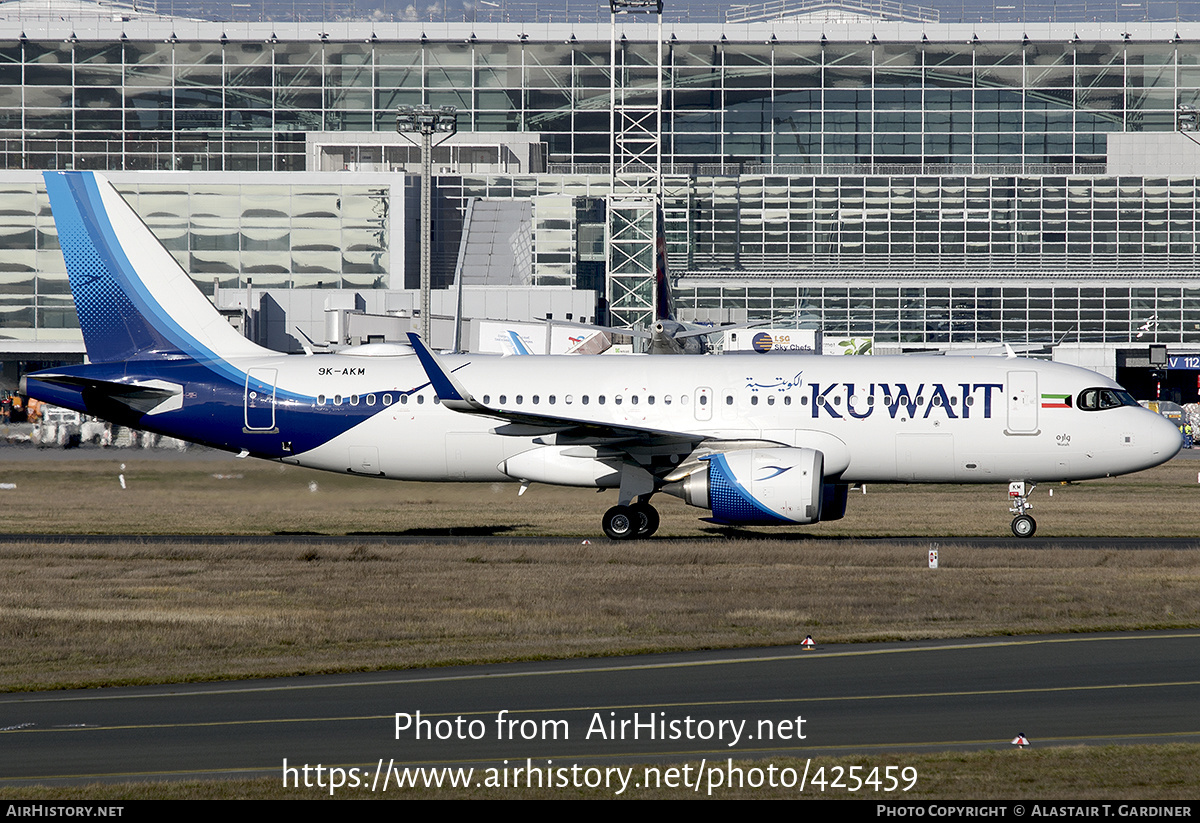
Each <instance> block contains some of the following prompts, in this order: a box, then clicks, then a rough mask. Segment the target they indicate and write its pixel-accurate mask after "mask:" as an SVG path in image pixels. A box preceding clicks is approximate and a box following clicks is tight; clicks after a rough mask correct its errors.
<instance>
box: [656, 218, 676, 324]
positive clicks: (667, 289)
mask: <svg viewBox="0 0 1200 823" xmlns="http://www.w3.org/2000/svg"><path fill="white" fill-rule="evenodd" d="M654 280H655V285H654V319H655V320H674V319H675V299H674V298H673V297H672V296H671V272H670V271H669V270H668V268H667V218H666V215H665V214H663V207H662V203H659V204H658V206H657V207H656V208H655V219H654Z"/></svg>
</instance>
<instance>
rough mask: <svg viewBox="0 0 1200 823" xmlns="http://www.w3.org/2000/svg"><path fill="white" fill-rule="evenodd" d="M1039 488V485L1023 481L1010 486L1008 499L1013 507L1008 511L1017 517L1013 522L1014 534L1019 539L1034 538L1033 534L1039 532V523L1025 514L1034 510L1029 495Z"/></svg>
mask: <svg viewBox="0 0 1200 823" xmlns="http://www.w3.org/2000/svg"><path fill="white" fill-rule="evenodd" d="M1035 488H1037V483H1026V482H1024V481H1023V480H1014V481H1013V482H1011V483H1009V484H1008V499H1009V500H1010V501H1012V505H1011V506H1009V507H1008V510H1009V511H1010V512H1012V513H1013V514H1015V515H1016V517H1014V518H1013V522H1012V533H1013V534H1014V535H1016V536H1017V537H1033V533H1034V532H1036V531H1037V521H1036V520H1034V519H1033V518H1032V517H1031V516H1029V515H1028V514H1026V513H1025V512H1027V511H1029V510H1030V509H1032V508H1033V504H1032V503H1030V502H1029V495H1030V494H1032V493H1033V490H1034V489H1035Z"/></svg>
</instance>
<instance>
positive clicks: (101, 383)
mask: <svg viewBox="0 0 1200 823" xmlns="http://www.w3.org/2000/svg"><path fill="white" fill-rule="evenodd" d="M28 380H33V381H37V382H41V383H48V384H50V385H52V386H62V387H64V388H68V389H75V390H76V391H78V392H81V393H83V394H85V395H91V396H92V397H94V398H103V399H106V400H111V401H113V402H116V403H120V404H121V405H123V406H126V407H128V408H130V409H132V410H133V411H136V412H140V413H142V414H161V413H163V412H165V411H172V410H174V409H178V408H181V407H182V405H183V387H182V386H180V385H179V384H177V383H169V382H167V381H166V380H149V381H146V382H142V383H116V382H114V381H112V380H97V379H94V378H89V377H76V376H75V375H71V374H38V375H30V376H29V378H28Z"/></svg>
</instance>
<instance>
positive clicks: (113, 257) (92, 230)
mask: <svg viewBox="0 0 1200 823" xmlns="http://www.w3.org/2000/svg"><path fill="white" fill-rule="evenodd" d="M45 180H46V191H47V193H48V194H49V195H50V208H51V210H52V211H53V213H54V223H55V226H56V227H57V229H58V238H59V244H60V246H61V247H62V253H63V259H64V260H65V261H66V264H67V273H68V275H69V277H70V280H71V292H72V294H73V295H74V296H75V310H76V312H77V313H78V314H79V326H80V328H81V329H82V330H83V341H84V345H85V346H86V347H87V352H88V357H89V358H90V359H91V360H92V362H95V363H111V362H118V361H121V360H129V359H131V358H136V357H147V356H156V355H178V354H184V355H187V356H189V357H193V358H195V359H197V360H202V361H207V360H216V359H224V358H228V357H236V356H261V355H264V354H269V352H268V351H267V350H265V349H263V348H261V347H259V346H257V345H255V344H254V343H252V342H250V341H249V340H247V339H245V338H244V337H242V336H241V335H240V334H238V333H237V331H236V330H234V328H233V327H232V326H230V325H229V323H228V322H226V320H225V319H224V318H223V317H221V315H220V313H219V312H217V310H216V309H215V308H214V307H213V305H212V304H211V303H210V302H209V301H208V300H207V299H206V298H205V297H204V295H203V294H201V293H200V291H199V289H197V288H196V286H195V284H194V283H193V282H192V279H191V278H190V277H189V276H188V274H187V272H185V271H184V270H183V269H182V268H181V267H180V265H179V264H178V263H177V262H176V261H175V258H174V257H172V256H171V253H170V252H168V251H167V250H166V249H165V248H163V245H162V243H160V242H159V241H158V238H156V237H155V236H154V234H153V233H152V232H151V231H150V229H149V228H147V227H146V224H145V223H143V222H142V220H141V218H139V217H138V216H137V214H136V213H135V212H134V211H133V209H131V208H130V207H129V204H128V203H126V202H125V201H124V199H122V197H121V195H119V194H118V193H117V191H116V189H114V188H113V187H112V185H111V184H110V183H109V182H108V181H107V180H105V179H104V178H103V177H100V176H99V175H96V174H93V173H91V172H46V173H45Z"/></svg>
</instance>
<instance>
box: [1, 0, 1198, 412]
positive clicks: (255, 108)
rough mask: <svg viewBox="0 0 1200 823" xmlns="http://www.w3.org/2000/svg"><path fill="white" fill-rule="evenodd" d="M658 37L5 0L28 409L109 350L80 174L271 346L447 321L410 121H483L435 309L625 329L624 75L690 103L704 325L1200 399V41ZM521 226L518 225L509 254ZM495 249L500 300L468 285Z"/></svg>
mask: <svg viewBox="0 0 1200 823" xmlns="http://www.w3.org/2000/svg"><path fill="white" fill-rule="evenodd" d="M1110 8H1111V6H1110ZM657 22H658V21H657V19H656V16H655V15H629V16H625V15H622V16H620V17H619V19H618V21H617V23H616V26H615V29H614V28H613V27H611V26H610V24H609V22H607V14H605V15H604V19H603V20H597V21H593V22H551V23H546V22H537V23H534V22H525V23H523V22H485V21H478V20H476V21H474V22H418V23H414V22H386V21H374V22H372V21H336V22H319V21H318V22H279V21H275V22H229V21H224V22H221V21H209V20H202V19H193V18H184V17H172V16H169V15H165V14H159V13H153V12H146V11H141V10H135V9H133V8H126V7H124V6H121V5H118V4H113V3H103V4H99V5H97V4H95V3H91V2H87V0H8V2H3V3H0V359H3V362H4V371H3V373H2V382H0V387H3V386H8V385H11V384H13V383H14V382H15V377H16V375H17V374H18V373H19V372H21V371H23V370H25V369H26V368H32V367H33V366H36V365H40V364H42V363H47V362H60V361H62V360H66V359H70V358H78V357H80V356H82V353H83V348H82V339H81V336H80V333H79V329H78V327H77V321H76V319H75V317H74V311H73V307H72V304H71V296H70V290H69V288H68V285H67V281H66V274H65V270H64V266H63V262H62V260H61V257H60V256H59V253H58V249H57V240H56V234H55V230H54V225H53V220H52V218H51V216H50V214H49V209H48V202H47V199H46V195H45V191H44V186H43V184H42V182H41V172H42V171H44V170H48V169H53V170H61V169H81V170H96V171H102V172H104V173H106V174H107V176H108V177H109V179H110V180H112V181H113V183H114V184H115V185H116V186H117V188H118V189H119V190H120V191H121V192H122V193H123V194H125V196H126V197H127V198H128V199H129V200H130V202H131V203H132V204H133V205H134V207H135V209H137V210H138V212H139V214H141V216H142V217H143V219H144V220H145V221H146V222H147V224H148V225H149V226H150V227H151V228H152V229H153V230H154V231H155V233H156V234H157V235H158V236H159V237H160V239H162V240H163V242H164V243H165V244H166V245H167V247H168V248H169V249H170V250H171V251H172V252H173V253H174V254H175V255H176V257H177V258H178V259H179V261H180V262H181V264H182V265H183V266H184V268H185V269H187V270H188V271H189V272H190V273H191V274H192V276H193V278H194V279H195V280H196V282H197V284H198V285H200V287H201V288H202V289H203V290H204V291H205V292H206V293H207V294H209V295H211V296H214V298H216V299H217V302H218V305H220V306H222V307H224V308H226V309H227V310H229V311H230V312H231V313H235V311H236V310H237V309H238V307H239V306H240V308H241V309H242V310H243V311H246V312H247V314H246V317H251V316H253V317H254V322H253V324H252V326H253V329H254V333H255V334H256V335H257V336H258V337H259V338H260V339H261V340H263V341H266V342H269V343H270V344H271V345H275V346H276V347H279V348H292V349H298V348H299V345H300V343H299V341H298V339H297V338H296V337H295V336H294V335H291V334H290V332H289V331H288V329H290V328H291V327H292V326H299V327H302V328H303V327H305V324H306V323H307V324H309V325H308V328H314V325H313V324H315V323H317V322H318V321H319V320H321V314H322V312H324V311H326V310H329V309H330V308H331V306H332V307H333V309H339V308H342V309H344V308H346V307H350V308H355V307H357V308H358V309H359V310H365V311H366V312H367V313H374V314H378V315H391V316H397V317H405V316H409V317H411V314H412V312H413V310H414V308H413V307H414V305H415V304H414V302H413V291H412V290H413V289H415V288H416V286H417V283H418V245H419V244H418V234H417V202H418V197H417V194H418V192H419V188H420V177H419V175H418V172H419V171H420V165H421V164H420V151H419V149H418V148H417V146H415V145H414V144H413V143H411V142H410V141H409V140H407V139H406V138H405V136H404V135H401V134H398V133H397V129H396V117H397V109H398V107H400V106H405V105H431V106H434V107H441V106H453V107H455V108H456V109H457V112H456V114H457V133H456V134H454V135H453V137H451V138H450V139H449V140H447V141H446V142H445V143H443V144H441V145H440V146H438V147H437V148H436V149H435V150H434V157H433V181H432V187H431V193H432V197H433V203H434V219H433V245H432V273H433V286H434V288H435V291H436V290H446V289H447V287H449V286H451V284H453V283H455V282H456V280H463V281H465V282H468V283H471V282H479V283H483V285H477V286H471V288H472V289H476V290H477V292H476V293H475V296H474V297H472V298H470V300H471V301H474V302H473V303H472V305H473V306H476V307H478V308H476V309H474V310H475V311H476V312H477V313H482V314H486V315H487V316H489V317H493V318H495V319H509V320H526V319H531V318H538V319H540V318H543V317H545V316H546V315H550V316H552V317H553V318H554V319H555V320H567V319H568V317H567V315H570V316H571V319H578V320H583V321H587V322H591V321H599V322H604V321H605V320H606V319H607V318H608V316H609V308H610V305H609V303H610V301H611V299H612V295H611V293H610V291H609V289H610V283H609V280H610V273H609V272H608V271H607V266H608V257H607V251H606V218H605V211H604V204H605V200H606V198H607V197H608V196H609V194H610V192H611V187H612V176H611V175H610V167H609V164H610V162H611V159H612V157H611V154H610V152H611V148H612V145H613V138H612V122H611V120H610V105H611V100H612V95H613V88H614V87H615V85H616V81H615V80H614V78H613V74H612V71H613V70H612V66H613V63H614V51H615V63H616V64H617V66H618V67H619V68H618V71H619V74H620V82H621V83H622V84H623V88H624V92H623V93H624V95H625V96H626V98H627V99H629V98H637V97H639V95H640V96H641V98H642V99H643V100H650V99H652V96H653V95H655V94H656V93H657V92H656V87H657V84H658V82H659V79H660V77H661V82H662V86H663V97H662V107H661V112H662V132H661V137H660V147H661V165H660V169H661V175H662V193H663V196H662V203H663V210H664V215H665V230H666V240H667V248H668V255H669V262H670V269H671V274H672V276H673V278H674V279H675V297H676V308H677V309H678V312H679V315H680V319H683V320H696V321H701V322H744V321H747V320H757V319H763V320H772V321H774V322H775V323H776V324H778V325H795V324H797V323H799V324H804V325H808V326H818V327H820V328H821V329H822V331H823V332H824V334H825V335H826V336H827V337H829V336H839V335H845V336H869V337H872V338H873V339H874V341H875V350H876V351H877V352H890V351H920V350H931V349H946V348H950V349H955V348H961V349H974V348H978V347H980V346H985V345H988V344H992V345H997V344H1003V343H1007V344H1010V345H1012V346H1014V347H1021V348H1022V350H1029V349H1039V348H1044V349H1045V351H1047V352H1049V351H1051V349H1052V348H1053V351H1054V353H1055V356H1056V357H1060V358H1062V359H1067V360H1071V361H1072V362H1079V363H1081V364H1083V365H1087V366H1089V367H1092V368H1096V369H1098V370H1100V371H1104V372H1107V373H1109V374H1111V375H1115V376H1117V377H1118V379H1120V380H1122V381H1123V382H1125V383H1126V385H1127V386H1129V388H1131V389H1132V390H1133V391H1134V393H1135V394H1136V395H1137V396H1139V397H1155V396H1161V397H1163V398H1164V399H1175V400H1178V401H1181V402H1190V401H1194V400H1196V399H1197V385H1198V384H1197V372H1196V371H1195V370H1188V369H1185V368H1174V366H1177V365H1178V366H1183V365H1185V364H1186V363H1189V362H1191V363H1195V362H1197V361H1196V360H1195V359H1194V358H1193V359H1192V360H1190V361H1189V360H1187V359H1185V358H1184V357H1182V356H1183V355H1187V354H1188V353H1196V352H1198V351H1200V279H1198V277H1197V276H1198V275H1200V264H1198V263H1197V252H1198V250H1200V235H1198V231H1200V228H1198V226H1197V219H1196V211H1197V205H1198V201H1200V131H1197V125H1198V124H1197V108H1200V22H1196V21H1186V20H1185V21H1178V20H1175V19H1172V20H1170V21H1169V22H1152V21H1144V20H1143V21H1120V22H1104V21H1103V20H1099V21H1091V22H1064V21H1049V22H1048V21H1040V22H1038V21H1028V20H1027V21H1024V22H1021V21H1009V22H987V23H969V22H949V23H948V22H941V21H940V20H939V15H938V13H937V12H936V11H935V10H932V9H920V8H919V7H907V6H906V7H900V6H896V7H895V8H892V7H891V6H890V5H887V4H883V3H880V2H873V3H870V4H867V5H864V6H861V7H854V6H853V5H848V4H847V3H842V4H841V5H839V6H831V5H829V4H827V3H814V2H812V0H794V2H787V0H784V2H779V3H773V4H769V7H764V8H763V9H762V10H760V12H758V13H751V11H747V10H746V9H745V8H744V7H743V8H742V9H740V10H735V12H730V13H729V14H728V15H727V16H726V17H725V19H724V21H723V22H690V21H687V20H686V19H681V18H680V17H671V18H670V19H666V20H664V21H663V23H662V32H663V49H662V54H663V58H662V66H661V73H660V67H659V65H658V46H657V38H658V25H657ZM614 32H615V38H614V36H613V35H614ZM614 41H615V48H614V45H613V44H614ZM485 213H491V214H494V215H496V221H497V224H500V223H504V225H505V226H507V228H505V229H504V230H503V231H500V230H499V229H495V230H494V233H493V234H492V235H488V234H487V232H488V231H489V229H487V228H486V226H481V225H479V224H480V219H479V215H481V214H485ZM472 215H474V218H472ZM472 237H473V238H474V239H475V240H476V241H478V242H480V243H482V244H483V246H484V247H487V248H494V249H495V250H496V251H495V253H494V254H491V255H484V257H488V258H489V259H491V260H492V266H493V268H497V269H500V270H501V271H500V273H499V275H497V276H496V277H492V276H491V275H489V277H488V278H483V279H477V280H475V281H472V279H471V276H472V273H471V272H468V271H464V266H465V265H468V264H466V263H464V261H465V260H468V259H469V258H468V257H465V256H464V254H463V253H462V252H463V251H464V250H465V249H467V248H468V246H469V243H468V239H469V238H472ZM489 237H491V238H492V239H491V240H490V241H489V240H488V238H489ZM480 238H482V239H480ZM489 242H491V243H492V245H491V246H488V245H487V244H488V243H489ZM496 260H499V261H500V264H497V263H496ZM493 274H495V273H494V272H493ZM449 295H450V292H449V291H445V294H444V295H443V298H444V299H443V301H442V302H440V303H437V304H436V305H441V306H450V305H451V303H452V302H453V301H452V299H451V298H450V296H449ZM489 295H490V296H489ZM434 311H435V313H437V312H438V311H442V312H445V311H448V309H441V310H439V309H437V308H436V307H435V309H434ZM293 313H294V314H295V317H293V316H292V315H293ZM314 318H315V319H314ZM271 335H274V337H272V336H271ZM435 342H436V341H435ZM1151 346H1154V347H1155V349H1154V353H1155V360H1154V361H1153V362H1152V361H1151V359H1150V353H1151ZM1161 347H1165V349H1164V348H1161Z"/></svg>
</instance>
